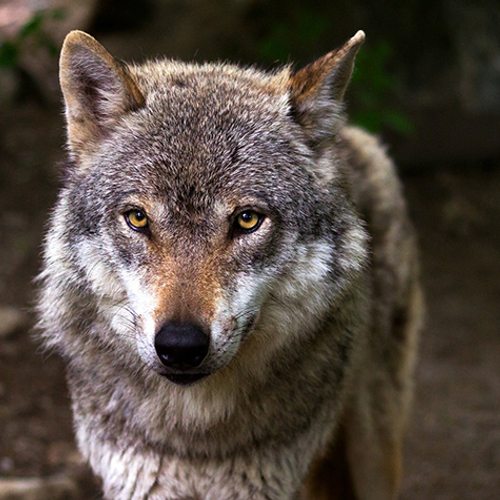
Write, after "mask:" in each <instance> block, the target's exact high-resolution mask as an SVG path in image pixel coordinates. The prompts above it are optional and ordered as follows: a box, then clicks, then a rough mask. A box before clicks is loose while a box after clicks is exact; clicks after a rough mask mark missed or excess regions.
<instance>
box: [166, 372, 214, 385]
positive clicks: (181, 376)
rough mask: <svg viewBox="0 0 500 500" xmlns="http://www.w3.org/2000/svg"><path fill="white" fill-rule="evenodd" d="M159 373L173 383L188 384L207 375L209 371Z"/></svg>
mask: <svg viewBox="0 0 500 500" xmlns="http://www.w3.org/2000/svg"><path fill="white" fill-rule="evenodd" d="M161 375H163V376H164V377H165V378H166V379H168V380H170V382H173V383H174V384H177V385H183V386H188V385H192V384H194V383H196V382H199V381H200V380H202V379H204V378H206V377H208V375H209V373H162V374H161Z"/></svg>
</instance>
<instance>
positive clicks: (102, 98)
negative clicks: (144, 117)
mask: <svg viewBox="0 0 500 500" xmlns="http://www.w3.org/2000/svg"><path fill="white" fill-rule="evenodd" d="M59 80H60V84H61V89H62V92H63V96H64V101H65V104H66V120H67V125H68V143H69V147H70V150H71V153H72V154H73V155H74V157H75V158H78V157H80V156H81V154H82V152H84V151H85V150H87V149H90V148H92V146H93V145H94V144H95V143H96V142H98V141H99V140H100V139H102V138H103V137H104V136H105V135H106V134H107V132H108V131H109V130H110V129H111V127H112V126H113V125H114V124H115V123H116V122H117V120H118V119H119V118H120V117H121V116H122V115H124V114H125V113H127V112H129V111H132V110H135V109H138V108H140V107H141V106H143V105H144V97H143V95H142V94H141V92H140V91H139V89H138V88H137V85H136V83H135V82H134V80H133V78H132V76H131V75H130V73H129V72H128V70H127V68H126V67H125V66H123V65H122V64H121V63H119V62H118V61H117V60H116V59H115V58H114V57H113V56H112V55H111V54H110V53H109V52H108V51H107V50H106V49H105V48H104V47H103V46H102V45H101V44H100V43H99V42H97V40H95V39H94V38H93V37H91V36H90V35H87V33H84V32H82V31H72V32H71V33H69V34H68V35H67V36H66V39H65V40H64V44H63V47H62V50H61V58H60V63H59Z"/></svg>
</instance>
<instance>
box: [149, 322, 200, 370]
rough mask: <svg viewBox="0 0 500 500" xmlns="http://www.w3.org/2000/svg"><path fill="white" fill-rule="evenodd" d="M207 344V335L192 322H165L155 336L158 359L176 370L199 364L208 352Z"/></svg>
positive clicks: (187, 368)
mask: <svg viewBox="0 0 500 500" xmlns="http://www.w3.org/2000/svg"><path fill="white" fill-rule="evenodd" d="M208 345H209V336H208V335H207V334H206V333H205V332H204V331H203V330H202V329H201V328H200V327H199V326H197V325H194V324H192V323H167V324H166V325H164V326H163V327H162V329H161V330H160V331H159V332H158V333H157V334H156V337H155V349H156V353H157V354H158V357H159V358H160V361H161V362H162V363H163V364H164V365H165V366H166V367H168V368H175V369H176V370H189V369H190V368H196V367H198V366H200V365H201V363H202V361H203V360H204V359H205V357H206V355H207V354H208Z"/></svg>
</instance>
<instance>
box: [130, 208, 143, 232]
mask: <svg viewBox="0 0 500 500" xmlns="http://www.w3.org/2000/svg"><path fill="white" fill-rule="evenodd" d="M125 220H126V221H127V224H128V225H129V226H130V227H131V228H132V229H134V230H136V231H141V230H144V229H147V228H148V216H147V215H146V212H144V211H143V210H139V209H134V210H129V211H128V212H126V213H125Z"/></svg>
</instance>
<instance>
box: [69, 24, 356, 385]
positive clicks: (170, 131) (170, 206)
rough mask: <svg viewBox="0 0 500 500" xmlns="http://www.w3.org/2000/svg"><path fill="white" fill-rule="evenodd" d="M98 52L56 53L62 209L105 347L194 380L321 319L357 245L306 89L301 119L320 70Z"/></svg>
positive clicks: (350, 275) (84, 46)
mask: <svg viewBox="0 0 500 500" xmlns="http://www.w3.org/2000/svg"><path fill="white" fill-rule="evenodd" d="M85 37H87V38H85ZM358 45H359V40H358ZM353 47H354V48H353V49H351V51H350V52H349V53H348V52H346V54H348V55H349V54H351V53H352V51H353V50H354V52H355V49H357V45H356V46H354V45H353ZM103 51H104V49H102V47H100V46H98V45H96V42H95V41H94V40H93V39H90V37H88V36H86V35H82V34H79V35H75V39H74V40H73V41H71V40H70V41H69V42H67V44H66V45H65V49H64V50H63V55H62V62H61V68H62V69H61V78H62V84H63V91H64V94H65V99H66V103H67V116H68V129H69V143H70V147H71V151H72V156H73V163H74V165H73V167H72V169H71V171H70V173H69V179H68V183H67V186H66V188H65V190H64V191H63V195H62V198H61V200H63V201H62V202H61V204H60V206H63V205H64V207H65V210H66V211H68V215H69V217H70V221H71V222H70V226H71V228H70V230H69V231H68V233H70V234H71V238H72V240H73V241H72V245H71V247H72V248H74V249H76V250H75V251H74V255H72V256H71V259H72V261H74V262H76V265H78V267H79V268H80V270H81V272H82V273H83V275H84V280H85V283H86V286H87V287H88V289H89V290H90V291H91V293H92V295H93V296H94V297H97V299H98V300H97V301H96V303H97V304H98V306H97V307H98V308H99V310H100V313H101V314H102V315H103V317H105V318H107V320H108V321H109V325H110V330H109V331H105V332H103V333H102V334H101V335H104V336H107V337H108V338H106V339H104V342H105V343H106V344H107V345H111V346H113V345H116V346H118V345H121V346H122V348H123V347H124V346H125V348H126V349H130V350H132V351H133V352H136V353H137V355H138V356H139V357H140V359H141V360H142V363H144V364H145V366H147V367H149V368H150V369H152V370H154V371H156V372H158V373H159V374H161V375H164V376H166V377H167V378H168V379H170V380H171V381H173V382H176V383H179V384H189V383H192V382H194V381H196V380H198V379H201V378H203V377H205V376H207V375H210V374H212V373H213V372H215V371H217V370H220V369H221V368H223V367H225V366H227V365H230V363H231V360H232V359H233V358H234V357H235V356H238V355H240V356H241V355H242V354H241V352H242V349H241V348H240V346H241V345H242V342H243V341H244V340H245V339H247V338H256V339H259V342H261V343H265V344H266V352H267V353H268V354H269V355H271V354H272V353H273V352H274V351H276V349H277V348H278V347H279V346H282V345H283V344H285V343H287V342H288V343H289V342H292V341H293V339H294V337H297V336H300V335H301V334H302V332H304V331H309V332H310V331H313V330H314V327H315V326H317V325H318V324H319V323H321V322H324V321H326V320H327V319H328V318H327V317H326V314H327V311H330V310H331V309H332V305H334V304H335V302H336V301H337V300H340V299H339V298H340V297H341V295H342V292H343V290H344V287H345V284H346V283H347V282H348V281H352V280H353V279H355V276H356V275H357V274H359V272H360V270H361V269H362V268H363V265H364V262H365V259H366V252H365V250H364V248H365V233H364V231H363V229H362V228H361V226H360V223H359V221H358V219H357V217H356V215H355V214H354V211H353V210H352V208H351V204H350V202H349V200H348V199H347V198H346V195H345V193H344V191H343V190H342V189H341V184H342V182H343V179H342V175H341V172H336V171H335V170H334V169H332V167H331V164H332V157H333V162H334V163H335V151H334V150H332V148H331V146H328V147H327V146H324V145H323V142H324V141H325V137H327V138H329V139H330V136H331V135H332V134H333V133H334V129H335V123H336V121H337V120H338V116H337V114H336V113H337V112H338V106H337V105H336V102H335V101H334V100H332V99H331V98H330V96H329V97H328V102H326V100H325V99H324V98H323V97H321V96H315V97H314V99H316V100H317V101H318V102H317V106H316V108H315V109H316V110H317V112H316V114H315V113H312V112H311V111H310V110H309V108H311V106H312V104H311V102H310V100H311V98H310V97H308V93H309V94H312V95H315V93H317V92H318V90H317V89H316V87H318V88H319V87H321V83H322V82H321V81H319V80H318V78H319V77H315V78H316V80H318V81H316V80H314V78H312V77H311V76H309V77H308V75H307V74H304V70H303V71H302V72H300V73H298V74H297V75H296V76H295V79H293V77H292V76H290V73H289V70H284V71H282V72H281V73H278V74H274V75H264V74H261V73H257V72H256V71H253V70H239V69H236V68H234V67H230V66H220V65H217V66H212V65H206V66H199V67H196V66H189V65H180V64H177V63H171V62H168V61H166V62H158V63H153V64H149V65H145V66H142V67H141V66H138V67H129V68H127V69H125V68H123V67H121V66H119V65H118V64H117V63H116V61H114V60H113V59H112V58H111V56H109V54H107V53H106V52H103ZM346 54H344V55H343V58H344V59H345V57H347V56H346ZM353 55H354V54H351V55H350V57H351V58H352V57H353ZM344 59H342V61H341V62H343V61H344ZM325 64H326V63H325ZM338 64H340V63H338V62H337V65H338ZM351 66H352V62H351ZM306 69H307V68H306ZM313 80H314V81H313ZM308 82H309V83H308ZM341 83H342V82H341ZM295 87H297V88H295ZM343 87H345V85H343ZM294 88H295V90H294ZM327 108H328V109H327ZM328 112H329V113H330V114H331V116H330V117H329V121H328V126H324V124H323V122H324V121H325V120H326V118H325V117H324V116H323V115H324V114H326V113H328ZM323 154H328V155H329V162H328V163H329V165H330V166H329V170H328V171H324V169H322V166H321V165H322V155H323ZM111 338H112V340H111Z"/></svg>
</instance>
